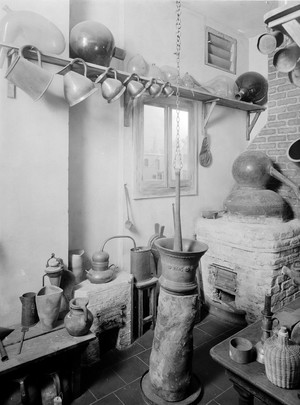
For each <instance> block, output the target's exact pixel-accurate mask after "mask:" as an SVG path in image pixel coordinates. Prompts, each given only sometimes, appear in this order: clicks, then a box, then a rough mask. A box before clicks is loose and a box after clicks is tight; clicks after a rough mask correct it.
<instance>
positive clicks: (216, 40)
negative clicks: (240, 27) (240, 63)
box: [205, 27, 237, 74]
mask: <svg viewBox="0 0 300 405" xmlns="http://www.w3.org/2000/svg"><path fill="white" fill-rule="evenodd" d="M205 38H206V46H205V64H206V65H209V66H213V67H215V68H217V69H221V70H225V71H226V72H230V73H233V74H235V72H236V46H237V41H236V39H234V38H231V37H229V36H228V35H225V34H222V33H221V32H218V31H215V30H214V29H212V28H210V27H206V35H205Z"/></svg>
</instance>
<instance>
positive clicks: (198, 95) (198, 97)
mask: <svg viewBox="0 0 300 405" xmlns="http://www.w3.org/2000/svg"><path fill="white" fill-rule="evenodd" d="M0 47H6V48H10V49H15V50H18V49H19V47H16V46H14V45H9V44H3V43H0ZM24 56H25V57H26V58H28V59H32V60H37V55H36V53H35V52H34V51H30V50H26V51H25V52H24ZM41 56H42V62H43V63H49V64H51V65H56V66H60V67H65V66H66V65H67V64H68V63H70V62H71V61H72V59H70V58H60V57H58V56H56V55H46V54H42V55H41ZM86 65H87V68H88V69H87V76H88V77H89V78H90V79H91V80H93V81H95V80H96V78H97V77H98V76H99V75H100V74H102V73H103V72H104V71H105V70H106V69H107V67H106V66H100V65H95V64H92V63H89V62H86ZM60 70H61V69H60ZM72 70H74V71H77V72H78V73H82V66H81V65H80V64H76V63H75V64H74V65H73V66H72ZM57 73H58V74H59V70H58V72H57ZM109 75H111V76H112V74H111V73H109ZM129 75H130V74H129V73H127V72H123V71H120V70H118V71H117V77H118V79H119V80H121V81H122V82H123V81H124V80H125V79H126V78H127V77H128V76H129ZM150 79H151V78H150V77H143V76H141V77H140V80H141V81H142V82H143V83H147V82H148V81H149V80H150ZM157 82H158V83H159V84H163V83H164V82H163V81H161V80H157ZM171 87H172V88H173V90H174V92H176V86H175V85H172V84H171ZM125 94H126V93H125ZM179 96H180V97H182V98H185V99H188V100H194V101H201V102H203V103H213V106H215V105H220V106H223V107H228V108H233V109H238V110H242V111H246V112H247V113H248V124H247V135H246V138H247V140H249V139H250V132H251V130H252V129H253V126H254V124H255V122H256V121H257V119H258V117H259V115H260V113H261V112H262V111H264V110H265V107H264V106H260V105H256V104H252V103H246V102H244V101H238V100H232V99H228V98H224V97H219V96H216V95H213V94H210V93H207V92H204V91H199V90H197V89H194V88H193V89H191V88H187V87H183V86H179ZM131 101H132V100H129V97H127V98H126V97H125V103H124V105H125V126H128V125H129V121H130V119H129V116H130V114H131V109H132V104H133V103H132V102H131ZM251 113H255V117H254V119H253V120H252V123H251V122H250V114H251ZM126 117H127V118H126ZM208 118H209V117H208ZM207 121H208V119H207ZM254 121H255V122H254ZM207 123H208V122H206V123H205V125H207Z"/></svg>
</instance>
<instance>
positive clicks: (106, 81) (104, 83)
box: [95, 67, 126, 103]
mask: <svg viewBox="0 0 300 405" xmlns="http://www.w3.org/2000/svg"><path fill="white" fill-rule="evenodd" d="M109 72H112V73H113V75H114V77H107V75H108V73H109ZM95 83H100V84H101V92H102V96H103V98H105V100H107V102H108V103H112V102H113V101H116V100H118V99H119V98H120V97H121V96H122V94H123V93H124V92H125V91H126V87H125V86H123V84H122V82H121V81H120V80H118V78H117V72H116V70H115V69H113V68H111V67H109V68H108V69H106V70H105V72H104V73H102V75H100V76H99V77H98V78H97V79H96V80H95Z"/></svg>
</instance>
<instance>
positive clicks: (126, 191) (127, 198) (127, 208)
mask: <svg viewBox="0 0 300 405" xmlns="http://www.w3.org/2000/svg"><path fill="white" fill-rule="evenodd" d="M124 190H125V202H126V212H127V220H126V222H125V228H126V229H129V230H131V229H132V228H133V227H134V225H133V223H132V222H131V221H130V217H129V193H128V188H127V184H124Z"/></svg>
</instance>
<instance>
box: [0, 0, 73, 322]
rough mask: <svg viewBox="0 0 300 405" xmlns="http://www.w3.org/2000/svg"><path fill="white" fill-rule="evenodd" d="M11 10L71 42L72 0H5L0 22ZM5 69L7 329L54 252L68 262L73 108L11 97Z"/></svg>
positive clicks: (0, 236) (1, 135)
mask: <svg viewBox="0 0 300 405" xmlns="http://www.w3.org/2000/svg"><path fill="white" fill-rule="evenodd" d="M6 4H7V5H8V6H9V7H10V8H11V9H12V10H29V11H34V12H36V13H39V14H41V15H43V16H44V17H46V18H48V19H49V20H50V21H52V22H53V23H54V24H56V25H57V27H59V29H60V30H61V31H62V32H63V34H64V35H65V38H68V36H67V33H68V21H69V2H68V0H64V1H61V0H51V1H45V0H44V1H34V0H14V1H12V0H11V1H10V0H0V18H1V19H2V18H3V17H4V16H5V15H6V13H5V12H4V11H3V10H2V7H3V6H4V5H6ZM58 7H59V13H58V12H57V10H58ZM65 56H66V55H65ZM6 66H7V65H6V62H5V64H4V67H3V69H2V71H1V80H0V111H1V113H0V114H1V121H0V162H1V163H0V165H1V170H0V188H1V198H0V308H1V311H0V325H1V326H2V327H4V326H9V325H13V324H15V323H19V322H20V321H21V303H20V300H19V296H20V295H22V294H23V293H25V292H29V291H34V292H38V291H39V289H40V288H41V287H42V275H43V274H44V267H45V265H46V260H47V259H48V258H49V257H50V255H51V253H52V252H55V254H56V255H57V256H59V257H63V258H64V260H65V259H66V258H67V252H68V234H67V232H66V230H67V229H68V192H67V190H68V106H67V105H66V103H65V102H64V101H62V99H60V98H59V97H55V98H54V97H51V96H49V95H48V96H47V97H44V98H43V99H41V100H40V101H37V102H34V101H32V100H31V98H30V97H29V96H28V95H27V94H25V93H24V92H23V91H21V90H19V89H17V92H16V98H15V99H11V98H7V83H8V82H7V80H6V79H4V74H5V71H6ZM44 68H45V69H52V71H55V68H54V67H51V66H44ZM59 80H60V79H59V78H57V79H56V80H55V83H54V84H55V86H53V87H52V89H53V90H54V87H55V88H57V89H59V88H60V86H59V85H60V82H59Z"/></svg>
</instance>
